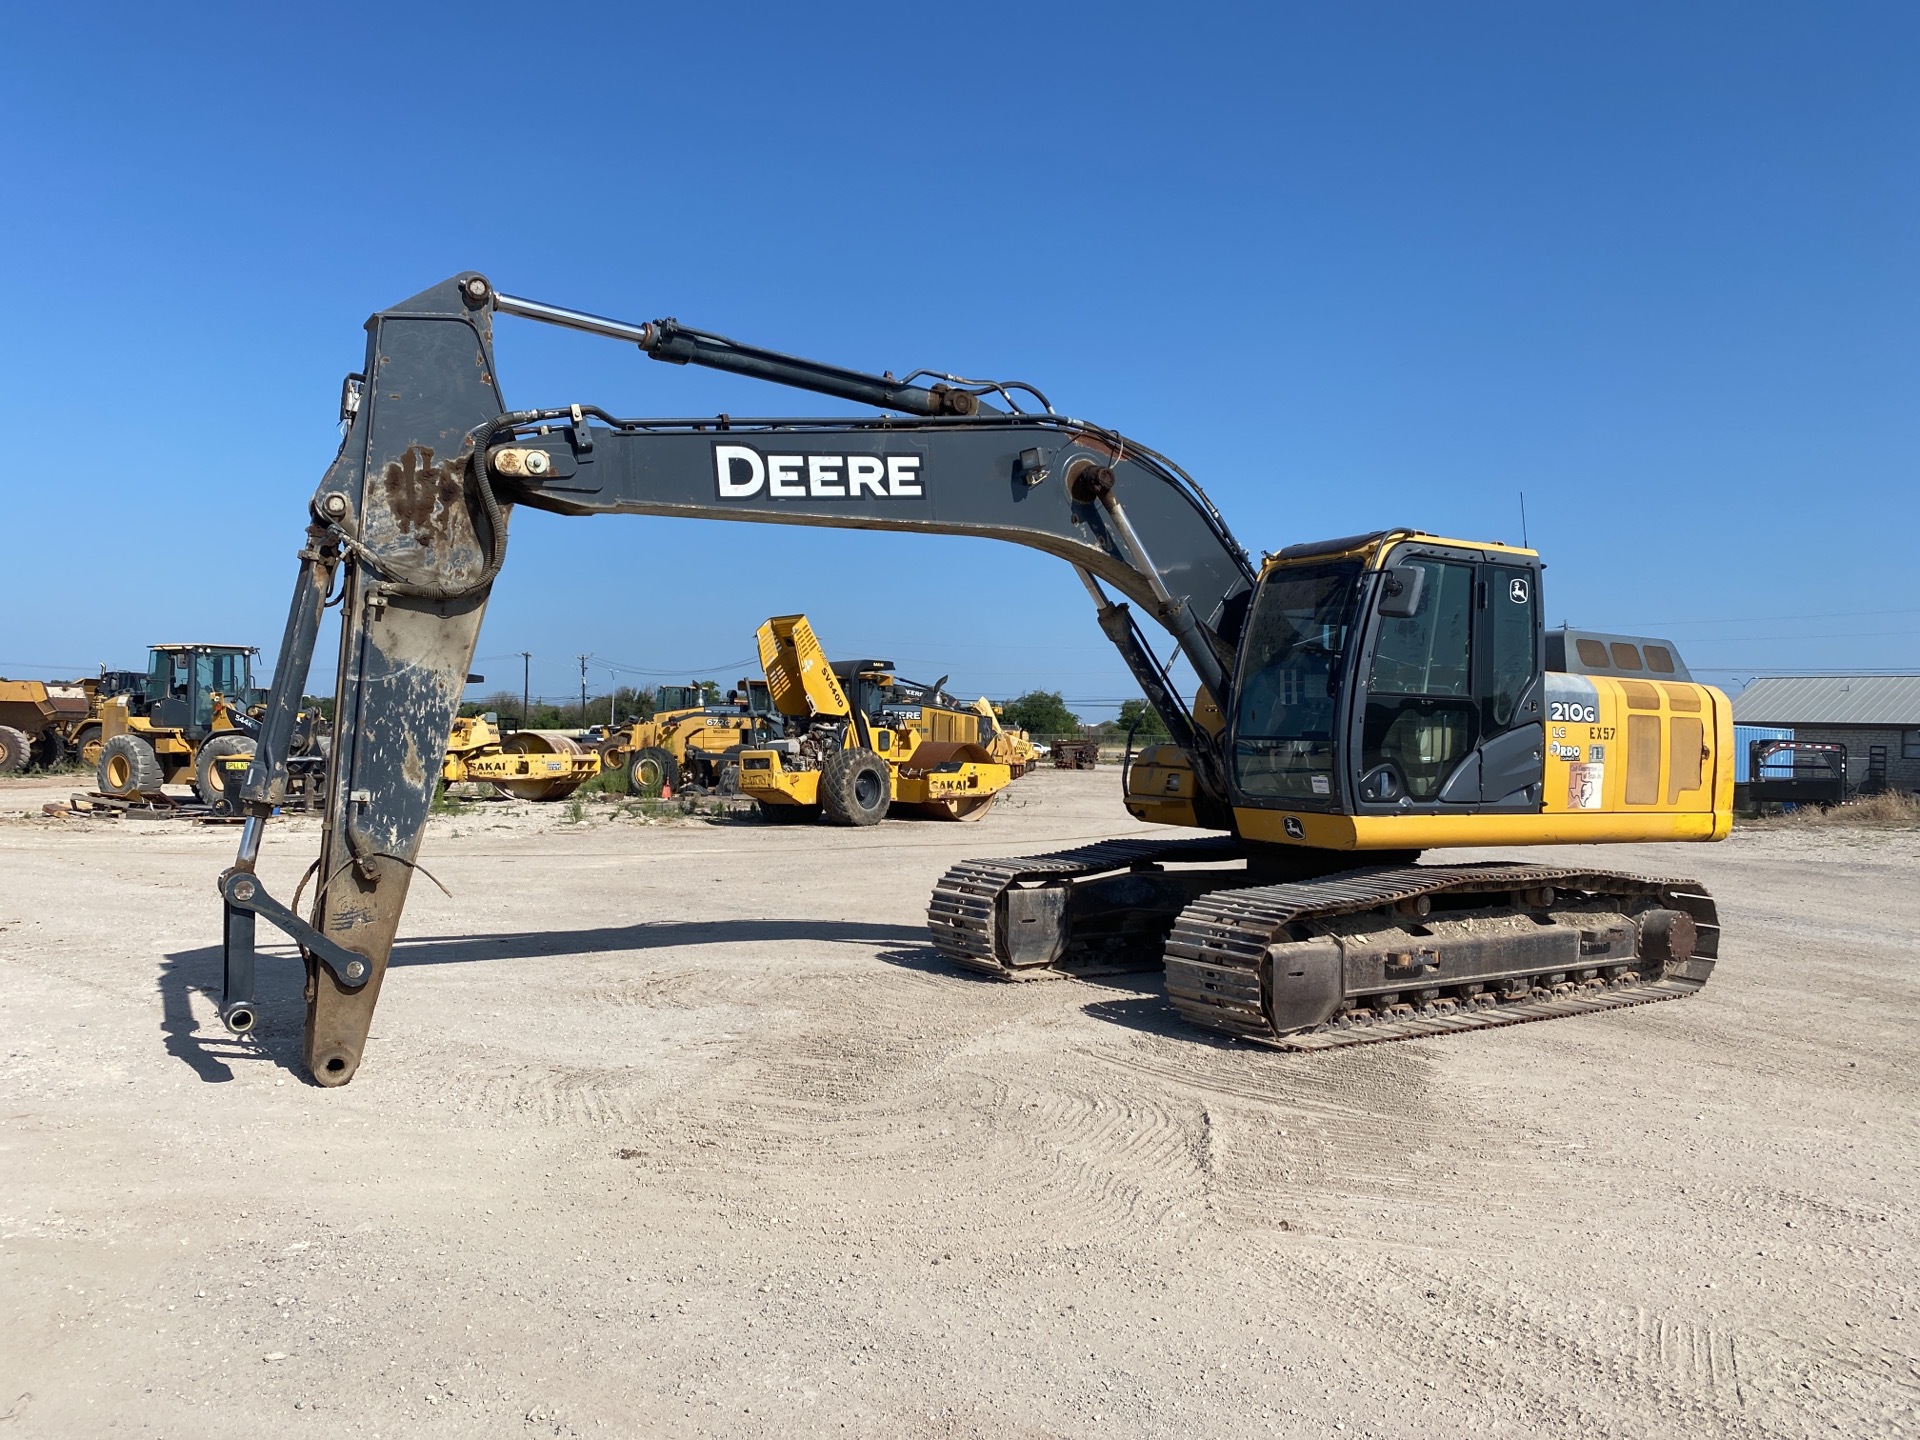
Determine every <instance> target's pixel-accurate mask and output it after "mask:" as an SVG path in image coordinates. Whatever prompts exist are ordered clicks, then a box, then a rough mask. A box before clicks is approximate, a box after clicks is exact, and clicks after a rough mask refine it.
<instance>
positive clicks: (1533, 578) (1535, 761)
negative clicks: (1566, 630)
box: [1442, 555, 1546, 811]
mask: <svg viewBox="0 0 1920 1440" xmlns="http://www.w3.org/2000/svg"><path fill="white" fill-rule="evenodd" d="M1479 571H1480V588H1479V593H1478V595H1477V596H1476V597H1475V598H1476V601H1477V608H1478V614H1477V616H1476V619H1475V625H1474V694H1475V698H1476V699H1477V700H1478V702H1479V705H1480V723H1481V740H1480V746H1479V749H1478V751H1477V754H1476V757H1475V758H1476V761H1477V764H1476V766H1475V769H1477V772H1478V773H1477V775H1467V776H1461V777H1460V778H1459V779H1458V780H1457V781H1456V783H1455V785H1454V787H1453V790H1454V792H1455V793H1448V794H1445V795H1443V796H1442V798H1443V799H1444V800H1447V801H1449V802H1452V803H1464V802H1467V801H1478V802H1479V805H1480V808H1482V809H1489V810H1500V811H1532V810H1538V809H1539V808H1540V801H1541V794H1542V791H1541V786H1542V784H1543V783H1544V781H1545V777H1546V725H1545V719H1546V716H1545V711H1544V708H1543V707H1544V705H1545V683H1544V679H1543V676H1542V670H1543V667H1544V662H1545V654H1544V647H1543V631H1542V630H1541V628H1540V567H1539V563H1538V562H1537V561H1529V560H1528V559H1525V558H1522V557H1519V556H1514V557H1511V558H1509V557H1503V556H1497V555H1496V556H1489V557H1488V558H1487V559H1486V560H1485V561H1483V562H1482V563H1481V564H1480V566H1479Z"/></svg>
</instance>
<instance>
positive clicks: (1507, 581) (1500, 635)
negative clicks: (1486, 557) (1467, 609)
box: [1485, 565, 1540, 734]
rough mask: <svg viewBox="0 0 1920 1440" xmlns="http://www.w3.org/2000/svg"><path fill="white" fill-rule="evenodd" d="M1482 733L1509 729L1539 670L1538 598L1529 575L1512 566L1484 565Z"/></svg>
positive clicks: (1520, 568)
mask: <svg viewBox="0 0 1920 1440" xmlns="http://www.w3.org/2000/svg"><path fill="white" fill-rule="evenodd" d="M1486 576H1487V596H1486V619H1487V625H1486V637H1487V652H1488V653H1487V693H1486V707H1485V709H1486V722H1487V733H1488V734H1495V733H1497V732H1499V731H1501V730H1505V729H1507V728H1509V727H1510V726H1511V725H1512V724H1513V722H1514V717H1515V714H1516V712H1517V711H1518V710H1519V708H1520V702H1521V701H1522V700H1523V699H1525V698H1526V693H1527V689H1528V687H1529V686H1531V685H1532V684H1533V677H1534V674H1535V671H1536V670H1537V669H1538V664H1539V662H1538V659H1537V654H1538V652H1537V648H1536V647H1537V646H1538V644H1539V639H1538V636H1539V632H1540V627H1539V624H1538V623H1537V622H1536V621H1535V619H1534V616H1535V615H1536V614H1537V613H1538V606H1539V603H1540V600H1539V597H1538V596H1537V595H1536V594H1535V593H1534V583H1533V572H1532V571H1531V570H1528V569H1524V568H1522V567H1520V566H1517V565H1489V566H1487V567H1486Z"/></svg>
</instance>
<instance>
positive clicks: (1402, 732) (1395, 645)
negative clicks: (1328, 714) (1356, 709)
mask: <svg viewBox="0 0 1920 1440" xmlns="http://www.w3.org/2000/svg"><path fill="white" fill-rule="evenodd" d="M1408 563H1409V564H1412V565H1415V566H1418V567H1419V568H1420V569H1422V570H1424V571H1426V572H1427V575H1426V584H1425V589H1424V593H1423V595H1422V597H1421V601H1420V608H1419V610H1418V612H1417V613H1415V614H1413V615H1410V616H1407V617H1405V618H1395V619H1383V620H1382V621H1381V622H1380V632H1379V640H1378V642H1377V644H1376V646H1375V648H1374V657H1373V667H1372V671H1371V673H1370V675H1369V678H1368V686H1367V691H1368V693H1367V708H1366V714H1365V718H1364V722H1363V736H1362V750H1363V759H1362V770H1363V771H1365V772H1371V771H1373V770H1375V769H1376V768H1378V767H1385V768H1386V770H1387V772H1388V774H1389V775H1390V777H1391V780H1390V782H1389V783H1388V784H1387V785H1386V786H1385V787H1384V788H1383V789H1381V790H1380V791H1379V794H1380V797H1381V798H1382V799H1390V798H1393V797H1394V794H1395V793H1396V792H1397V793H1398V794H1401V795H1405V796H1407V797H1409V798H1411V799H1414V800H1431V799H1433V798H1434V797H1435V796H1437V795H1438V794H1439V793H1440V787H1441V786H1442V785H1444V784H1445V783H1446V779H1447V776H1448V775H1450V774H1452V773H1453V770H1454V767H1455V766H1457V765H1458V764H1459V763H1460V762H1461V761H1462V760H1464V759H1466V757H1467V756H1468V755H1469V754H1471V753H1472V752H1473V747H1474V745H1475V744H1476V743H1477V740H1478V737H1479V733H1480V729H1481V724H1480V717H1479V715H1478V713H1477V707H1476V706H1475V704H1474V699H1473V641H1472V636H1473V612H1474V573H1473V566H1472V565H1469V564H1461V563H1456V562H1452V561H1445V560H1425V559H1416V560H1412V561H1409V562H1408Z"/></svg>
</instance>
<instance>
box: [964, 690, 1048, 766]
mask: <svg viewBox="0 0 1920 1440" xmlns="http://www.w3.org/2000/svg"><path fill="white" fill-rule="evenodd" d="M973 709H974V713H975V714H977V715H979V717H980V743H981V744H982V745H984V746H985V747H986V750H987V753H988V754H989V755H991V756H992V757H993V758H994V759H995V760H998V761H999V762H1000V763H1001V764H1002V765H1005V766H1006V767H1007V768H1008V769H1009V770H1011V771H1013V778H1014V779H1016V780H1018V779H1019V778H1020V777H1021V776H1022V775H1026V774H1029V773H1031V772H1032V770H1033V767H1034V766H1035V765H1037V764H1039V763H1040V747H1039V746H1037V745H1035V744H1034V743H1033V737H1032V736H1031V735H1029V734H1028V733H1027V732H1026V731H1025V730H1022V729H1020V728H1019V727H1018V726H1008V725H1003V724H1002V723H1001V714H1000V707H999V706H998V705H995V704H994V703H993V702H992V701H991V700H989V699H987V697H986V696H984V695H982V696H981V697H980V698H979V699H978V700H976V701H974V702H973Z"/></svg>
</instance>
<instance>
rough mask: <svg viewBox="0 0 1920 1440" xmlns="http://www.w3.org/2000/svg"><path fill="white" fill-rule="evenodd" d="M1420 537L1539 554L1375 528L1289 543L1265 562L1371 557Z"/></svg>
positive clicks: (1501, 545) (1501, 544) (1494, 542)
mask: <svg viewBox="0 0 1920 1440" xmlns="http://www.w3.org/2000/svg"><path fill="white" fill-rule="evenodd" d="M1409 541H1423V542H1425V543H1427V544H1431V545H1454V546H1458V547H1459V548H1460V549H1462V550H1495V551H1499V552H1500V553H1502V554H1506V555H1526V556H1530V557H1533V558H1538V556H1539V554H1540V552H1539V551H1537V550H1529V549H1527V548H1525V547H1524V546H1520V545H1508V544H1506V543H1505V542H1504V541H1500V540H1456V539H1451V538H1449V537H1448V536H1445V535H1430V534H1428V533H1427V532H1426V531H1424V530H1375V531H1373V532H1372V533H1371V534H1367V535H1346V536H1342V537H1341V538H1340V539H1338V540H1311V541H1307V542H1305V543H1303V544H1300V545H1289V546H1287V547H1286V548H1285V549H1283V550H1276V551H1274V553H1273V554H1271V555H1269V556H1267V559H1266V563H1267V564H1268V565H1297V564H1299V563H1300V562H1302V561H1305V560H1332V559H1336V558H1339V557H1343V556H1353V557H1356V558H1365V559H1368V560H1373V559H1376V558H1378V557H1379V555H1380V553H1381V552H1382V551H1383V550H1385V549H1387V548H1388V547H1390V546H1393V545H1399V544H1404V543H1406V542H1409Z"/></svg>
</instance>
